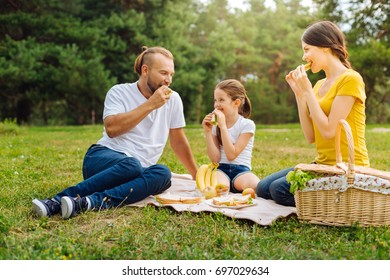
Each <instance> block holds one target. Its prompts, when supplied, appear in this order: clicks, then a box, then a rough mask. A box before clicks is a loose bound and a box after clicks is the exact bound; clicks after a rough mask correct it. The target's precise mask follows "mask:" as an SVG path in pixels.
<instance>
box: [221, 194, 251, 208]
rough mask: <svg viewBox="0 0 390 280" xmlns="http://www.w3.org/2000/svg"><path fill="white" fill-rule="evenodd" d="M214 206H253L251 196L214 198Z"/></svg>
mask: <svg viewBox="0 0 390 280" xmlns="http://www.w3.org/2000/svg"><path fill="white" fill-rule="evenodd" d="M213 204H214V205H218V206H221V205H225V206H240V205H250V204H253V201H252V197H251V195H250V194H248V195H242V196H221V197H215V198H213Z"/></svg>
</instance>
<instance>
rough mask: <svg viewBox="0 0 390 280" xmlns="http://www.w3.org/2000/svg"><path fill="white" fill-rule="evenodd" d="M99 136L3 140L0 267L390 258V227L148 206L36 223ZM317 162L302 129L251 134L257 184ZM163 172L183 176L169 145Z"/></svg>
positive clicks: (385, 143)
mask: <svg viewBox="0 0 390 280" xmlns="http://www.w3.org/2000/svg"><path fill="white" fill-rule="evenodd" d="M375 127H376V126H375ZM372 128H374V126H372V127H368V130H367V136H366V138H367V145H368V149H369V155H370V160H371V163H372V166H373V167H375V168H378V169H384V170H389V169H390V168H389V166H390V162H389V161H390V150H389V149H388V147H390V132H386V130H385V131H380V130H379V131H378V130H372ZM386 128H387V129H388V128H390V126H389V125H387V126H386ZM101 132H102V127H101V126H81V127H21V128H18V133H6V134H3V135H1V137H0V151H1V152H0V259H12V260H18V259H58V260H61V259H389V258H390V231H389V228H388V227H378V228H374V227H370V228H361V227H345V228H340V227H328V226H318V225H312V224H307V223H301V222H299V221H298V220H297V218H296V216H291V217H288V218H284V219H280V220H278V221H276V222H275V223H274V224H273V225H272V226H269V227H262V226H259V225H258V224H255V223H253V222H250V221H245V220H235V219H232V218H229V217H226V216H223V215H222V214H220V213H190V212H180V213H178V212H176V211H174V210H172V209H171V208H161V207H160V208H159V207H154V206H147V207H144V208H136V207H122V208H117V209H110V210H107V211H101V212H87V213H84V214H81V215H79V216H77V217H75V218H73V219H70V220H62V219H61V218H60V217H59V216H56V217H53V218H50V219H39V218H37V217H35V215H34V214H33V212H32V206H31V200H32V199H33V198H45V197H51V196H52V195H54V194H55V193H57V192H58V191H60V190H62V189H64V188H66V187H68V186H70V185H73V184H76V183H77V182H78V181H80V180H81V179H82V175H81V166H82V159H83V156H84V153H85V152H86V150H87V148H88V147H89V146H90V145H91V144H92V143H95V142H96V141H97V140H98V139H99V138H100V137H101ZM186 133H187V136H188V138H189V139H190V144H191V147H192V149H193V153H194V156H195V157H196V159H197V161H198V164H203V163H207V162H208V161H209V160H208V158H207V156H206V148H205V142H204V135H203V132H202V129H201V128H200V126H192V127H191V128H188V129H187V130H186ZM314 156H315V151H314V146H312V145H308V144H306V143H305V141H304V139H303V135H302V132H301V130H300V128H299V125H296V124H291V125H285V126H281V125H278V126H259V127H258V129H257V131H256V137H255V147H254V151H253V171H254V172H255V173H256V174H257V175H259V176H260V177H263V176H266V175H267V174H270V173H272V172H274V171H277V170H279V169H281V168H285V167H291V166H294V165H295V164H297V163H299V162H310V161H311V160H312V159H313V158H314ZM161 163H163V164H167V165H168V166H169V167H170V168H171V169H172V171H173V172H176V173H186V172H187V171H186V170H185V169H184V168H183V166H182V165H181V164H180V162H178V160H177V159H176V157H175V155H174V154H173V152H172V151H171V149H170V147H169V146H167V148H166V150H165V152H164V154H163V157H162V159H161Z"/></svg>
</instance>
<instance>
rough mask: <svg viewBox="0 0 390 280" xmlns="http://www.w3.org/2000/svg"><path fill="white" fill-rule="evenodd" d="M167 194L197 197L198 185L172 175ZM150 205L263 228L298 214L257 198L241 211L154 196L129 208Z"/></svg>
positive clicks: (185, 176) (204, 203)
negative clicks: (219, 216) (216, 215)
mask: <svg viewBox="0 0 390 280" xmlns="http://www.w3.org/2000/svg"><path fill="white" fill-rule="evenodd" d="M165 193H171V194H175V195H181V196H197V195H198V192H197V190H196V183H195V181H194V180H192V177H191V176H190V175H189V174H176V173H172V186H171V187H170V188H169V189H168V190H166V191H165ZM148 204H153V205H156V206H164V207H166V206H169V207H172V208H173V209H175V210H176V211H178V212H181V211H190V212H196V213H198V212H202V211H207V212H220V213H222V214H224V215H226V216H228V217H231V218H235V219H247V220H251V221H253V222H255V223H258V224H259V225H262V226H267V225H271V224H272V222H273V221H275V220H276V219H278V218H282V217H287V216H289V215H291V214H296V213H297V211H296V208H295V207H287V206H282V205H279V204H276V203H275V202H274V201H273V200H267V199H263V198H259V197H257V198H256V199H254V204H255V205H253V206H250V207H245V208H241V209H231V208H217V207H213V206H211V205H210V204H209V203H207V201H206V200H204V201H202V203H199V204H166V205H164V204H159V203H158V202H157V201H156V199H155V197H154V196H149V197H147V198H146V199H144V200H142V201H139V202H137V203H133V204H130V205H129V206H137V207H144V206H146V205H148Z"/></svg>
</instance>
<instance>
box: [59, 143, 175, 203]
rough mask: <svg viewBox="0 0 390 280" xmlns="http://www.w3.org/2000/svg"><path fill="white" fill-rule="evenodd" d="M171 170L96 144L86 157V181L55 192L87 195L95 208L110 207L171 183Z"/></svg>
mask: <svg viewBox="0 0 390 280" xmlns="http://www.w3.org/2000/svg"><path fill="white" fill-rule="evenodd" d="M171 176H172V175H171V171H170V170H169V168H168V167H166V166H164V165H161V164H156V165H152V166H150V167H148V168H144V167H142V166H141V164H140V162H139V160H137V159H136V158H133V157H129V156H127V155H126V154H124V153H120V152H116V151H113V150H111V149H109V148H107V147H104V146H101V145H92V146H91V147H90V148H89V149H88V151H87V153H86V154H85V157H84V162H83V177H84V181H82V182H80V183H78V184H77V185H75V186H72V187H69V188H67V189H65V190H64V191H62V192H60V193H58V194H57V195H56V196H54V199H55V200H57V201H61V197H63V196H71V197H77V196H80V197H85V196H87V197H88V198H89V199H90V201H91V203H92V208H93V209H106V208H111V207H115V206H120V205H123V204H131V203H135V202H137V201H140V200H142V199H144V198H146V197H148V196H149V195H156V194H159V193H161V192H163V191H165V190H166V189H168V188H169V187H170V186H171Z"/></svg>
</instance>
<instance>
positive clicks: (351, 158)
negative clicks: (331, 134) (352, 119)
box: [335, 119, 355, 186]
mask: <svg viewBox="0 0 390 280" xmlns="http://www.w3.org/2000/svg"><path fill="white" fill-rule="evenodd" d="M341 128H344V130H345V134H346V136H347V142H348V170H347V182H348V186H352V185H353V183H354V180H355V147H354V143H353V136H352V131H351V127H350V126H349V124H348V122H347V121H346V120H344V119H341V120H340V121H339V125H338V126H337V130H336V135H335V148H336V164H338V163H342V162H343V157H342V154H341V149H340V142H341Z"/></svg>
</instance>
